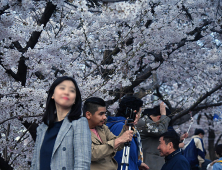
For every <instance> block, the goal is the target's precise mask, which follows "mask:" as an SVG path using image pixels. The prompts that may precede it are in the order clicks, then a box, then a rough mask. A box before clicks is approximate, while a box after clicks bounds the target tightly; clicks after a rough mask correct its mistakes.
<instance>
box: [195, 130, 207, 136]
mask: <svg viewBox="0 0 222 170" xmlns="http://www.w3.org/2000/svg"><path fill="white" fill-rule="evenodd" d="M200 133H201V134H202V135H204V134H205V132H204V130H203V129H195V132H194V135H199V134H200Z"/></svg>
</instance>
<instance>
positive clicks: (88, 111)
mask: <svg viewBox="0 0 222 170" xmlns="http://www.w3.org/2000/svg"><path fill="white" fill-rule="evenodd" d="M83 115H84V116H85V117H86V118H87V120H88V124H89V128H90V130H91V139H92V146H91V148H92V156H91V167H90V169H91V170H104V169H106V170H116V169H117V167H118V164H117V162H116V160H115V159H114V156H115V154H116V152H117V151H119V150H121V149H123V147H124V143H125V142H130V141H131V140H132V137H133V131H132V130H127V129H128V127H127V126H126V125H124V126H123V129H122V131H121V133H120V134H119V136H115V135H114V134H113V133H112V132H111V131H110V130H109V128H108V127H107V126H106V125H105V121H106V103H105V101H104V100H103V99H101V98H98V97H91V98H88V99H87V100H86V101H85V103H84V106H83Z"/></svg>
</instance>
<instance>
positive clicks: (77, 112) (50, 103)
mask: <svg viewBox="0 0 222 170" xmlns="http://www.w3.org/2000/svg"><path fill="white" fill-rule="evenodd" d="M65 80H70V81H72V82H73V84H74V85H75V88H76V100H75V104H73V105H72V107H71V110H70V112H69V114H68V119H69V121H70V122H71V121H73V120H77V119H79V118H80V116H81V108H82V98H81V94H80V91H79V87H78V85H77V83H76V81H75V80H74V79H73V78H72V77H67V76H63V77H58V78H57V79H56V80H55V81H54V82H53V83H52V85H51V87H50V89H49V91H48V97H47V101H46V110H45V113H44V115H43V118H42V121H43V122H44V123H45V124H46V125H48V126H49V127H52V126H53V123H54V121H55V119H56V117H57V114H55V111H56V106H55V101H54V99H52V95H53V94H54V90H55V88H56V86H57V85H59V84H60V83H62V82H63V81H65Z"/></svg>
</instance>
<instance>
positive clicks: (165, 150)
mask: <svg viewBox="0 0 222 170" xmlns="http://www.w3.org/2000/svg"><path fill="white" fill-rule="evenodd" d="M157 149H158V150H159V152H160V156H167V155H169V154H170V153H171V152H172V142H169V143H168V144H166V143H165V141H164V140H163V137H160V139H159V146H158V147H157Z"/></svg>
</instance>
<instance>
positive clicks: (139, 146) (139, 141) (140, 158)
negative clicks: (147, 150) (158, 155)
mask: <svg viewBox="0 0 222 170" xmlns="http://www.w3.org/2000/svg"><path fill="white" fill-rule="evenodd" d="M133 130H134V131H136V132H135V136H136V137H137V138H136V139H137V140H136V142H137V146H138V160H141V161H142V162H143V150H142V142H141V137H140V133H139V132H138V130H137V129H136V127H133Z"/></svg>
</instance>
